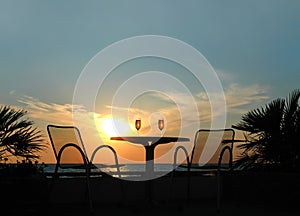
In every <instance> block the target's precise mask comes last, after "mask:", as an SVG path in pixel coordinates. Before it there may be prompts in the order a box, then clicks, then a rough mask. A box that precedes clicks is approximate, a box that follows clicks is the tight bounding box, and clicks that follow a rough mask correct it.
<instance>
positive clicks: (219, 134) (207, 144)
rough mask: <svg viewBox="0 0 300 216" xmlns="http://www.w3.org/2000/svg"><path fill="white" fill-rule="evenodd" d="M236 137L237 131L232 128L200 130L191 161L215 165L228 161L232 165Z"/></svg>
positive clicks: (197, 133)
mask: <svg viewBox="0 0 300 216" xmlns="http://www.w3.org/2000/svg"><path fill="white" fill-rule="evenodd" d="M234 137H235V131H234V130H233V129H231V128H226V129H201V130H198V131H197V132H196V133H195V139H194V147H193V150H192V155H191V158H190V163H191V164H199V165H203V167H210V166H211V167H213V166H214V165H217V164H218V163H221V162H223V161H227V162H228V164H229V166H231V165H232V155H233V142H234ZM226 150H228V151H226Z"/></svg>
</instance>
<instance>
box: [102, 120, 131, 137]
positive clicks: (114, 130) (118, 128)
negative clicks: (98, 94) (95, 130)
mask: <svg viewBox="0 0 300 216" xmlns="http://www.w3.org/2000/svg"><path fill="white" fill-rule="evenodd" d="M98 127H99V130H100V133H102V134H103V135H104V136H105V137H106V138H110V137H113V136H126V135H128V133H129V132H130V127H129V125H128V123H126V122H125V121H124V120H123V119H112V118H102V119H100V121H99V124H98Z"/></svg>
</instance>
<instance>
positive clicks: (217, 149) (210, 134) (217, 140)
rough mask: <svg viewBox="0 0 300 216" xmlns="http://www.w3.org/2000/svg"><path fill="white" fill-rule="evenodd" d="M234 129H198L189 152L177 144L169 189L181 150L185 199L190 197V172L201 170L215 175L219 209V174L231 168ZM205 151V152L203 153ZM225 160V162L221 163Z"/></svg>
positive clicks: (218, 207)
mask: <svg viewBox="0 0 300 216" xmlns="http://www.w3.org/2000/svg"><path fill="white" fill-rule="evenodd" d="M234 138H235V131H234V130H233V129H231V128H225V129H200V130H197V131H196V133H195V137H194V145H193V149H192V152H191V154H189V153H188V151H187V150H186V148H185V147H184V146H181V145H180V146H178V147H177V148H176V149H175V151H174V163H173V172H172V174H171V191H172V187H173V179H174V174H175V172H177V171H176V167H177V156H178V153H179V152H180V151H183V152H184V154H185V157H186V163H182V164H179V166H178V167H179V168H180V169H182V168H184V169H186V171H187V176H188V184H187V199H188V201H189V198H190V187H191V185H190V178H191V172H193V171H199V170H202V171H203V172H202V173H203V174H208V175H209V176H213V177H216V180H217V210H218V211H219V210H220V196H221V195H220V193H221V185H220V174H221V172H222V171H230V170H232V163H233V143H234ZM204 153H205V154H204ZM223 161H227V164H223ZM178 173H180V172H178Z"/></svg>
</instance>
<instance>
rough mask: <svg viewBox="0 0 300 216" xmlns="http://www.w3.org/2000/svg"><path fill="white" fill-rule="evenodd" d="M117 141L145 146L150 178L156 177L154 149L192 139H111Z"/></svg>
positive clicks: (139, 137) (133, 137)
mask: <svg viewBox="0 0 300 216" xmlns="http://www.w3.org/2000/svg"><path fill="white" fill-rule="evenodd" d="M110 139H111V140H115V141H127V142H131V143H134V144H139V145H142V146H144V148H145V153H146V173H147V174H148V175H149V176H153V175H154V149H155V147H156V146H158V145H160V144H167V143H172V142H189V141H190V139H189V138H186V137H158V136H118V137H111V138H110Z"/></svg>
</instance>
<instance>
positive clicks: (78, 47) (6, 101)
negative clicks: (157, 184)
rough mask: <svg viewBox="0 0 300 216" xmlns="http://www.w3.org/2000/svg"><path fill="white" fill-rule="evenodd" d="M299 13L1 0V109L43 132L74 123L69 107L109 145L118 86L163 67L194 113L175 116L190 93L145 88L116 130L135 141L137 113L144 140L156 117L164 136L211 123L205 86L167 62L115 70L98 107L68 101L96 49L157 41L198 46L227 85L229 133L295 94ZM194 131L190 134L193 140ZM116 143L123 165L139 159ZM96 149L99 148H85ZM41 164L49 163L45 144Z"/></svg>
mask: <svg viewBox="0 0 300 216" xmlns="http://www.w3.org/2000/svg"><path fill="white" fill-rule="evenodd" d="M299 10H300V2H299V1H297V0H295V1H292V0H291V1H276V0H257V1H230V0H229V1H198V0H195V1H180V0H169V1H168V0H166V1H140V0H136V1H130V0H128V1H71V0H70V1H37V0H26V1H21V0H19V1H17V0H16V1H10V0H1V1H0V27H1V34H0V58H1V61H0V62H1V64H0V73H1V78H0V104H1V105H13V106H16V107H21V108H24V109H25V110H27V111H28V117H30V118H31V119H32V120H34V122H35V123H36V126H37V127H39V129H41V130H42V131H45V130H46V125H47V124H50V123H52V124H60V125H71V124H73V121H72V109H75V110H78V111H79V112H81V111H82V113H83V114H84V116H82V118H83V119H84V120H85V122H87V121H89V120H90V121H93V122H94V123H95V125H96V126H97V128H95V127H93V126H91V128H89V127H83V128H80V129H81V130H82V133H83V135H84V138H85V139H86V140H87V141H86V142H87V143H88V141H89V139H92V138H91V137H92V136H90V135H88V136H87V135H86V134H87V133H90V134H91V133H92V134H93V133H95V134H97V133H105V136H106V137H104V136H102V141H104V142H109V141H108V140H107V138H108V137H109V136H110V135H114V134H113V131H112V130H110V129H108V128H109V127H110V124H111V122H110V113H109V110H119V111H120V110H122V107H120V106H112V99H113V96H114V94H113V93H114V92H115V91H116V89H117V88H118V87H119V86H120V85H122V84H123V82H124V81H127V80H129V79H130V78H131V77H132V76H134V75H136V74H138V73H140V72H144V71H163V72H166V73H169V74H172V75H173V76H176V77H177V79H180V81H182V82H183V83H184V84H185V85H186V86H188V88H189V89H190V91H191V94H192V95H193V96H194V99H195V101H196V104H197V107H198V109H199V117H198V116H196V117H195V116H194V115H193V114H194V113H193V112H191V110H190V108H189V107H186V106H184V108H183V110H182V111H183V112H181V113H180V111H179V109H178V106H180V105H178V104H176V103H174V100H173V98H176V99H178V100H179V101H181V102H182V103H184V102H185V100H186V95H184V94H178V93H177V92H176V91H174V90H172V89H171V88H169V91H167V92H164V94H162V93H159V92H154V91H150V92H145V94H141V95H137V97H136V98H135V100H134V101H132V103H131V104H130V110H129V114H128V115H129V116H127V117H126V118H119V119H117V120H116V121H118V124H119V125H121V126H120V127H121V128H122V131H121V132H122V133H125V134H126V135H136V131H135V129H134V125H133V124H134V120H135V118H137V117H138V116H139V117H141V118H142V129H141V133H145V134H150V135H160V131H159V130H158V129H157V128H152V129H151V125H153V124H155V123H156V120H157V119H159V118H164V119H165V120H166V124H167V125H166V126H167V127H166V128H165V131H164V132H165V134H167V135H178V134H179V129H180V127H181V126H182V125H184V124H186V126H187V127H189V123H191V124H192V123H193V122H199V121H201V122H200V124H201V126H202V127H208V126H209V125H210V120H211V119H210V106H209V101H208V99H207V95H206V94H205V91H204V89H203V88H202V87H201V86H197V85H196V83H195V82H194V78H193V77H192V76H190V75H188V74H189V73H188V71H186V69H185V68H182V67H181V66H180V65H176V64H174V63H173V62H170V61H167V60H163V59H156V58H144V59H139V60H135V61H131V62H127V63H126V64H123V65H121V66H120V67H118V68H116V69H115V71H114V73H112V74H111V76H110V77H108V78H107V82H106V83H105V85H104V86H102V88H103V89H106V90H105V91H104V92H105V93H107V94H102V95H101V94H100V93H101V92H100V93H99V95H98V96H97V98H96V99H95V110H87V108H86V107H85V106H84V104H73V96H74V90H75V86H76V83H77V82H78V79H79V77H80V74H81V73H82V71H83V69H84V68H85V66H86V65H87V64H88V62H89V61H90V60H91V59H92V58H93V57H94V56H95V55H96V54H97V53H98V52H100V51H101V50H102V49H104V48H106V47H108V46H109V45H111V44H112V43H115V42H117V41H120V40H123V39H126V38H130V37H134V36H141V35H162V36H167V37H171V38H175V39H178V40H180V41H183V42H185V43H187V44H189V45H190V46H192V47H194V48H195V49H197V50H198V51H199V52H200V53H202V55H203V56H204V57H205V58H206V59H207V61H208V62H209V63H210V65H211V66H212V67H213V69H214V70H215V72H216V73H217V75H218V77H219V79H220V81H221V84H222V87H223V89H224V94H225V98H226V103H227V111H226V114H227V122H226V126H227V127H230V126H231V125H232V124H235V123H237V122H238V121H239V120H240V117H241V115H242V114H244V113H246V112H247V111H249V110H250V109H253V108H258V107H260V106H263V105H264V104H266V103H267V102H268V101H270V100H272V99H274V98H277V97H286V96H287V95H288V93H289V92H291V91H292V90H294V89H296V88H299V80H300V61H299V51H300V42H299V38H300V13H299ZM158 83H159V81H158ZM146 84H147V83H143V82H141V83H140V85H141V86H144V85H146ZM161 85H167V84H166V83H161ZM87 97H88V96H87ZM180 119H181V121H179V120H180ZM143 120H144V121H143ZM128 121H129V122H128ZM119 132H120V131H119ZM193 134H194V131H191V134H190V135H191V138H192V136H193ZM86 145H88V144H86ZM112 145H114V146H115V147H116V148H117V150H118V151H119V152H120V154H121V156H124V157H125V158H126V157H128V158H126V159H130V157H131V156H132V155H135V156H136V159H135V160H137V161H138V160H143V157H144V155H143V152H142V151H143V149H140V147H137V146H132V145H130V144H124V146H126V147H124V146H122V147H120V144H119V145H118V144H116V143H113V144H112ZM95 146H97V143H94V144H93V145H91V146H89V147H88V148H89V149H90V150H92V149H93V148H94V147H95ZM164 148H167V147H165V146H162V147H161V149H162V150H161V153H160V154H163V152H164ZM126 152H127V153H126ZM137 152H140V153H139V154H138V153H137ZM160 154H158V155H160ZM130 155H131V156H130ZM137 155H139V156H137ZM41 160H43V161H45V162H53V161H54V160H53V153H52V150H51V149H50V148H49V149H48V151H47V152H46V153H44V154H43V157H42V158H41Z"/></svg>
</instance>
